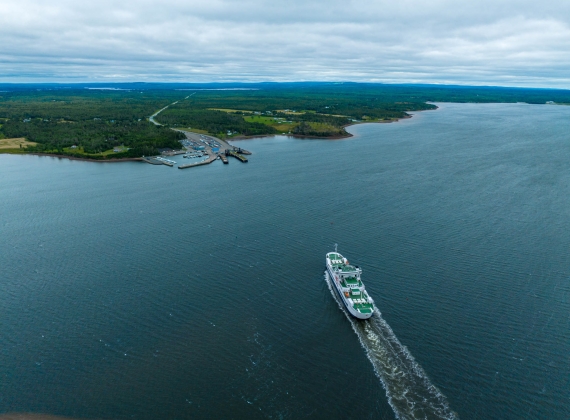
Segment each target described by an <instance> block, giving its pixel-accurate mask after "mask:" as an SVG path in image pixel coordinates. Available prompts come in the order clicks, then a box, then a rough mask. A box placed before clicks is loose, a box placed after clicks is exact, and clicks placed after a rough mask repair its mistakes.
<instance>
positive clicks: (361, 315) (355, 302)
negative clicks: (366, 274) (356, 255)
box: [326, 251, 374, 319]
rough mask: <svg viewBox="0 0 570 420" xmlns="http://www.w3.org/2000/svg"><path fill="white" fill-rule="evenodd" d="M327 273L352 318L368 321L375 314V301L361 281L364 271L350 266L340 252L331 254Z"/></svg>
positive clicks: (328, 255) (328, 258)
mask: <svg viewBox="0 0 570 420" xmlns="http://www.w3.org/2000/svg"><path fill="white" fill-rule="evenodd" d="M326 264H327V272H328V274H329V276H330V279H331V283H332V284H333V287H334V288H335V290H336V291H337V292H338V294H339V296H340V298H341V300H342V302H343V303H344V306H346V309H348V312H350V314H351V315H352V316H354V317H355V318H358V319H368V318H370V317H371V316H372V315H373V314H374V300H372V298H371V297H370V296H368V293H366V289H365V288H364V284H363V283H362V281H361V280H360V275H361V274H362V270H361V269H360V268H359V267H357V266H354V265H350V264H349V263H348V260H347V259H346V258H344V257H343V256H342V255H341V254H339V253H338V252H336V251H335V252H329V253H328V254H327V257H326Z"/></svg>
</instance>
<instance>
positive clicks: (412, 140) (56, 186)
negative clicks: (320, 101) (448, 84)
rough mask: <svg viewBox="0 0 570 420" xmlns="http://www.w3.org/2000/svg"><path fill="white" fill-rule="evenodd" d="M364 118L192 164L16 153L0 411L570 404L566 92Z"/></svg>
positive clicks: (4, 250)
mask: <svg viewBox="0 0 570 420" xmlns="http://www.w3.org/2000/svg"><path fill="white" fill-rule="evenodd" d="M350 130H351V132H353V133H354V134H355V137H353V138H351V139H348V140H342V141H318V140H298V139H290V138H285V137H276V138H267V139H258V140H250V141H245V142H242V143H241V144H240V145H241V146H242V147H244V148H246V149H250V150H251V151H253V152H254V155H253V156H252V157H251V159H250V162H249V163H247V164H241V163H240V162H238V161H237V160H232V161H230V164H229V165H222V164H221V163H220V162H215V163H214V164H212V165H209V166H205V167H199V168H192V169H187V170H183V171H180V170H178V169H175V168H174V169H173V168H168V167H166V166H161V167H156V166H151V165H147V164H141V163H113V164H100V163H90V162H76V161H69V160H65V159H61V160H60V159H55V158H47V157H35V156H8V155H0V309H1V311H2V312H1V317H0V413H8V412H36V413H49V414H54V415H63V416H70V417H78V418H99V419H133V418H134V419H156V418H164V419H186V418H188V419H189V418H288V419H296V418H374V419H377V418H385V419H393V418H394V417H395V416H399V417H400V418H446V417H447V418H453V417H454V416H455V414H454V413H456V414H457V416H459V417H460V418H463V419H488V418H502V419H521V418H525V419H544V418H548V419H567V418H570V254H569V250H570V107H558V106H535V105H523V104H511V105H451V104H442V105H441V107H440V109H439V110H437V111H432V112H424V113H421V114H417V115H416V116H414V118H412V119H411V120H406V121H402V122H399V123H396V124H385V125H362V126H356V127H351V128H350ZM335 242H338V243H339V251H340V252H342V253H343V254H345V256H347V257H348V258H349V259H350V260H351V262H354V263H356V264H358V265H360V266H361V267H363V269H364V273H363V280H364V281H365V284H366V285H367V288H368V290H369V292H370V294H371V295H372V296H373V297H374V298H375V300H376V303H377V306H378V309H379V310H380V312H381V315H380V314H378V316H377V317H376V319H375V320H374V321H372V322H369V323H356V324H355V323H354V322H350V320H349V319H347V318H346V316H345V314H344V312H343V311H342V310H341V308H339V306H338V303H337V302H336V301H335V299H334V298H333V296H332V295H331V293H330V291H329V288H328V285H327V283H326V281H325V277H324V273H323V271H324V254H325V252H327V251H330V250H331V249H332V247H333V244H334V243H335Z"/></svg>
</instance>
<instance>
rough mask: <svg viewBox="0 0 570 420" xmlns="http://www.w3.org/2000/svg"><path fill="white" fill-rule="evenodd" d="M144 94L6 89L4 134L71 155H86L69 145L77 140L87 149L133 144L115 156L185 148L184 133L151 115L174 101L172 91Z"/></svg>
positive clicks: (0, 101)
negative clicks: (162, 124)
mask: <svg viewBox="0 0 570 420" xmlns="http://www.w3.org/2000/svg"><path fill="white" fill-rule="evenodd" d="M131 95H134V93H131ZM138 95H139V96H135V97H129V96H126V94H125V93H122V94H118V93H115V92H111V93H101V92H81V91H79V92H47V93H46V92H38V93H30V92H17V93H11V94H4V95H3V97H0V118H4V119H5V120H3V124H2V127H1V133H0V134H2V135H3V136H4V137H6V138H16V137H25V138H26V139H27V140H29V141H33V142H37V143H39V144H38V145H37V146H35V147H28V149H27V150H28V151H34V152H49V153H60V154H67V155H78V154H79V155H81V154H80V153H78V152H75V151H69V150H67V151H65V150H64V148H69V147H71V146H73V145H75V146H78V148H81V149H82V150H83V151H84V152H85V153H86V154H95V153H101V152H104V151H107V150H110V149H113V148H114V147H116V146H120V145H124V146H126V147H127V148H129V150H128V151H125V152H122V153H114V154H112V155H109V157H112V158H119V157H139V156H142V155H154V154H157V153H158V148H163V147H170V148H179V147H180V143H179V142H178V140H179V139H182V138H184V135H183V134H181V133H178V132H175V131H173V130H169V129H168V128H167V127H158V126H155V125H154V124H151V123H150V122H149V121H148V120H147V117H148V116H149V115H152V114H153V113H154V112H156V110H157V109H160V108H162V107H164V106H165V105H167V104H168V103H170V101H171V100H172V98H170V95H172V93H169V94H163V95H160V94H157V93H156V92H152V94H149V93H146V94H140V93H139V94H138ZM178 96H179V95H178ZM83 157H92V156H85V155H83ZM92 158H93V157H92Z"/></svg>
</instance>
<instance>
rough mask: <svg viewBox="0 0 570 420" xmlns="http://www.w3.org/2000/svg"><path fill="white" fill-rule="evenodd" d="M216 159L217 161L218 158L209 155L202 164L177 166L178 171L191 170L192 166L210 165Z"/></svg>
mask: <svg viewBox="0 0 570 420" xmlns="http://www.w3.org/2000/svg"><path fill="white" fill-rule="evenodd" d="M216 159H218V157H217V156H216V155H213V156H212V155H211V156H210V157H209V158H208V159H206V160H203V161H202V162H196V163H187V164H186V165H179V166H178V169H186V168H192V167H194V166H200V165H208V164H209V163H212V162H213V161H215V160H216Z"/></svg>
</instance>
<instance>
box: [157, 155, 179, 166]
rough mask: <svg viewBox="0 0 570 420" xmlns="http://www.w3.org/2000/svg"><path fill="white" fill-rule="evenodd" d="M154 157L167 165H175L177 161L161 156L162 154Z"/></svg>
mask: <svg viewBox="0 0 570 420" xmlns="http://www.w3.org/2000/svg"><path fill="white" fill-rule="evenodd" d="M154 159H156V160H158V161H160V162H162V164H164V165H166V166H174V165H176V162H175V161H173V160H169V159H165V158H163V157H160V156H156V157H155V158H154Z"/></svg>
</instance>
